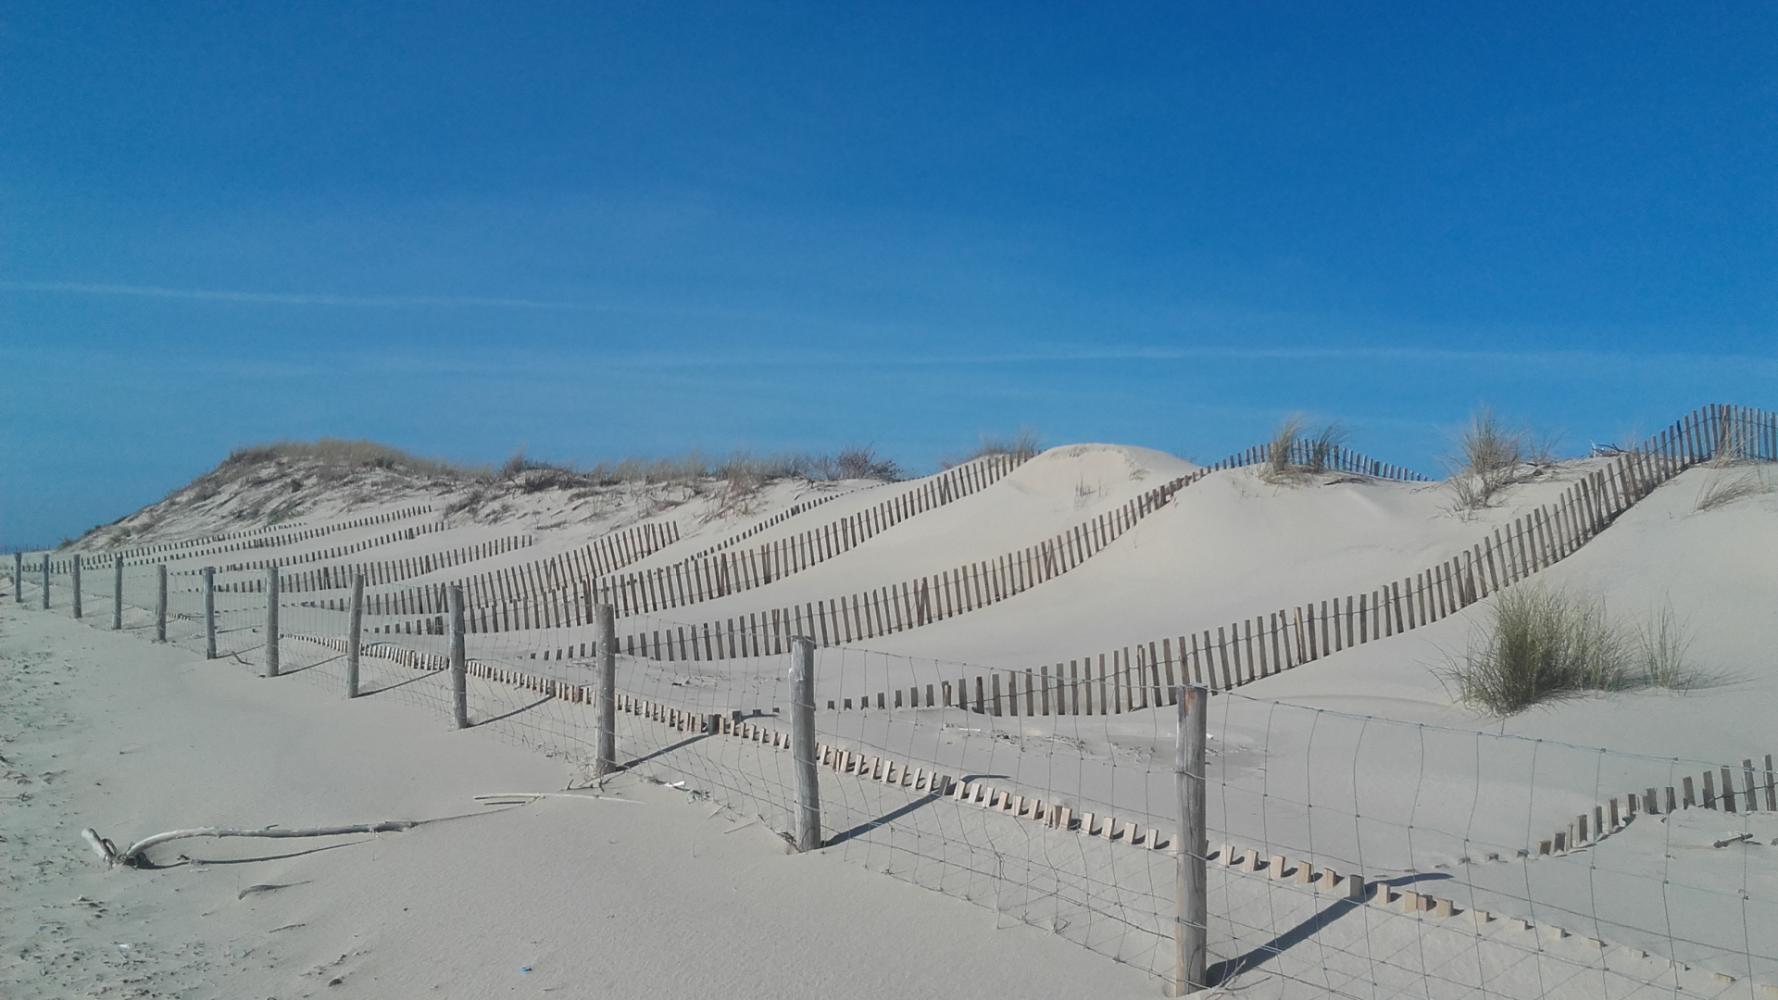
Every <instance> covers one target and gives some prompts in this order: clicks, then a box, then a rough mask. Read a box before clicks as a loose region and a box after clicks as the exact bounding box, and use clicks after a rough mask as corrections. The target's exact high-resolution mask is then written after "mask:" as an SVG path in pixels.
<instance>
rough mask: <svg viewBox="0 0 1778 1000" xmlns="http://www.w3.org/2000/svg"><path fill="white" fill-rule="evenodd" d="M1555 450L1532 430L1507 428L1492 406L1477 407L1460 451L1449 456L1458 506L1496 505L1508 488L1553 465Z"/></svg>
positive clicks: (1460, 508) (1461, 439) (1462, 434)
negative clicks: (1536, 439)
mask: <svg viewBox="0 0 1778 1000" xmlns="http://www.w3.org/2000/svg"><path fill="white" fill-rule="evenodd" d="M1554 451H1555V449H1554V446H1553V444H1552V443H1551V442H1549V441H1533V440H1532V437H1531V435H1530V433H1529V432H1528V431H1525V430H1519V429H1513V428H1509V427H1507V426H1506V425H1505V424H1504V423H1502V422H1501V420H1500V418H1499V417H1498V416H1496V415H1495V414H1494V411H1493V410H1492V409H1490V408H1488V407H1486V406H1484V407H1482V408H1480V409H1478V410H1476V411H1475V412H1474V413H1472V414H1470V417H1469V422H1468V423H1467V424H1465V425H1464V427H1463V430H1462V431H1461V432H1459V434H1458V437H1457V449H1456V453H1455V454H1454V455H1451V456H1449V457H1447V458H1446V459H1445V464H1446V465H1447V466H1448V467H1449V468H1450V470H1451V475H1450V478H1449V480H1448V485H1449V487H1450V490H1451V493H1452V496H1453V498H1454V502H1453V507H1454V509H1456V510H1457V511H1458V512H1460V513H1467V512H1471V511H1477V510H1481V509H1483V508H1485V507H1492V506H1493V505H1494V503H1495V502H1496V501H1497V500H1498V499H1499V498H1500V496H1501V494H1502V493H1504V492H1505V491H1506V490H1507V488H1508V487H1511V486H1513V485H1514V484H1516V483H1521V482H1524V481H1525V480H1527V479H1530V478H1532V477H1533V476H1534V475H1535V474H1536V470H1537V469H1538V468H1539V467H1542V466H1547V465H1549V464H1551V463H1552V462H1553V461H1554V454H1553V453H1554Z"/></svg>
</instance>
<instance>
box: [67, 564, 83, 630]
mask: <svg viewBox="0 0 1778 1000" xmlns="http://www.w3.org/2000/svg"><path fill="white" fill-rule="evenodd" d="M68 573H69V574H70V576H71V577H72V578H73V581H74V617H76V618H79V617H80V613H81V610H82V609H81V605H80V556H79V555H78V554H76V555H75V557H74V561H73V562H72V563H70V564H69V566H68Z"/></svg>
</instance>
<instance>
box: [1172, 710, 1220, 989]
mask: <svg viewBox="0 0 1778 1000" xmlns="http://www.w3.org/2000/svg"><path fill="white" fill-rule="evenodd" d="M1209 717H1210V691H1209V689H1208V688H1204V687H1200V686H1195V685H1194V686H1192V687H1185V688H1181V689H1180V691H1179V719H1178V728H1177V729H1176V730H1175V732H1174V737H1173V751H1174V755H1173V782H1174V786H1175V789H1176V791H1177V794H1178V796H1179V839H1178V841H1177V842H1176V843H1175V844H1174V845H1173V859H1174V862H1175V864H1176V865H1177V866H1178V885H1177V887H1176V889H1177V898H1176V899H1175V901H1174V907H1175V908H1174V914H1173V944H1174V948H1175V951H1176V953H1175V955H1174V960H1173V981H1172V982H1171V983H1169V984H1168V989H1167V995H1168V996H1175V997H1180V996H1185V995H1187V994H1189V993H1195V992H1197V991H1198V990H1201V989H1203V988H1204V986H1205V983H1204V973H1205V955H1206V952H1207V935H1206V933H1205V931H1206V924H1207V923H1208V921H1209V917H1210V907H1209V900H1208V899H1207V897H1206V884H1207V882H1206V873H1205V870H1204V867H1205V866H1204V859H1205V856H1206V855H1207V854H1209V852H1210V842H1209V839H1208V837H1207V836H1206V832H1205V828H1204V738H1205V735H1206V732H1207V729H1208V726H1207V723H1208V720H1209Z"/></svg>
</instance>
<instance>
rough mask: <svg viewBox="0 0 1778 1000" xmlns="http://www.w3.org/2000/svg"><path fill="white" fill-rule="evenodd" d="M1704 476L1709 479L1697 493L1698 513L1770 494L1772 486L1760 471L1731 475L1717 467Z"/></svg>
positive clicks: (1724, 469) (1751, 470) (1750, 470)
mask: <svg viewBox="0 0 1778 1000" xmlns="http://www.w3.org/2000/svg"><path fill="white" fill-rule="evenodd" d="M1706 475H1707V476H1708V477H1709V478H1707V479H1706V480H1705V481H1704V487H1703V489H1701V490H1699V492H1698V503H1697V509H1698V510H1700V511H1709V510H1716V509H1718V508H1721V507H1727V506H1728V505H1729V504H1732V503H1734V502H1735V501H1737V500H1745V499H1746V498H1748V497H1754V496H1763V495H1765V494H1767V493H1770V492H1772V484H1771V483H1769V482H1767V481H1766V477H1765V473H1764V470H1761V469H1748V470H1746V471H1745V472H1741V473H1738V474H1731V473H1729V471H1728V470H1727V469H1726V468H1721V467H1719V468H1715V469H1711V470H1710V471H1708V472H1707V473H1706Z"/></svg>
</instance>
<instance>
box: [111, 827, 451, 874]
mask: <svg viewBox="0 0 1778 1000" xmlns="http://www.w3.org/2000/svg"><path fill="white" fill-rule="evenodd" d="M416 825H418V824H417V823H416V822H415V821H413V820H405V819H399V820H384V821H383V822H380V823H353V824H351V825H349V826H313V827H306V828H303V829H285V828H283V827H268V828H266V829H263V830H234V829H230V828H228V827H222V826H200V827H193V828H192V829H189V830H168V831H167V832H165V833H157V834H155V835H154V836H152V837H144V838H142V839H141V840H138V841H136V842H135V843H133V844H131V845H130V846H129V847H127V848H125V849H124V850H122V851H119V850H118V849H117V848H116V846H115V845H113V844H112V843H111V841H109V840H106V839H105V838H103V837H101V836H99V835H98V833H97V832H95V831H94V830H92V829H91V828H90V827H89V828H88V829H85V830H82V831H80V836H81V838H82V839H84V840H85V841H86V842H87V843H88V844H89V845H91V847H92V849H93V851H94V852H95V853H97V854H98V855H99V857H101V858H104V859H105V861H106V863H108V864H112V865H131V866H133V865H136V864H139V863H141V861H142V854H143V852H144V851H146V850H148V849H149V848H151V847H154V846H156V845H158V844H164V843H166V842H167V841H170V840H184V839H186V838H189V837H273V838H284V837H338V836H341V835H344V834H352V833H395V832H398V831H401V830H407V829H410V828H412V827H414V826H416Z"/></svg>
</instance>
